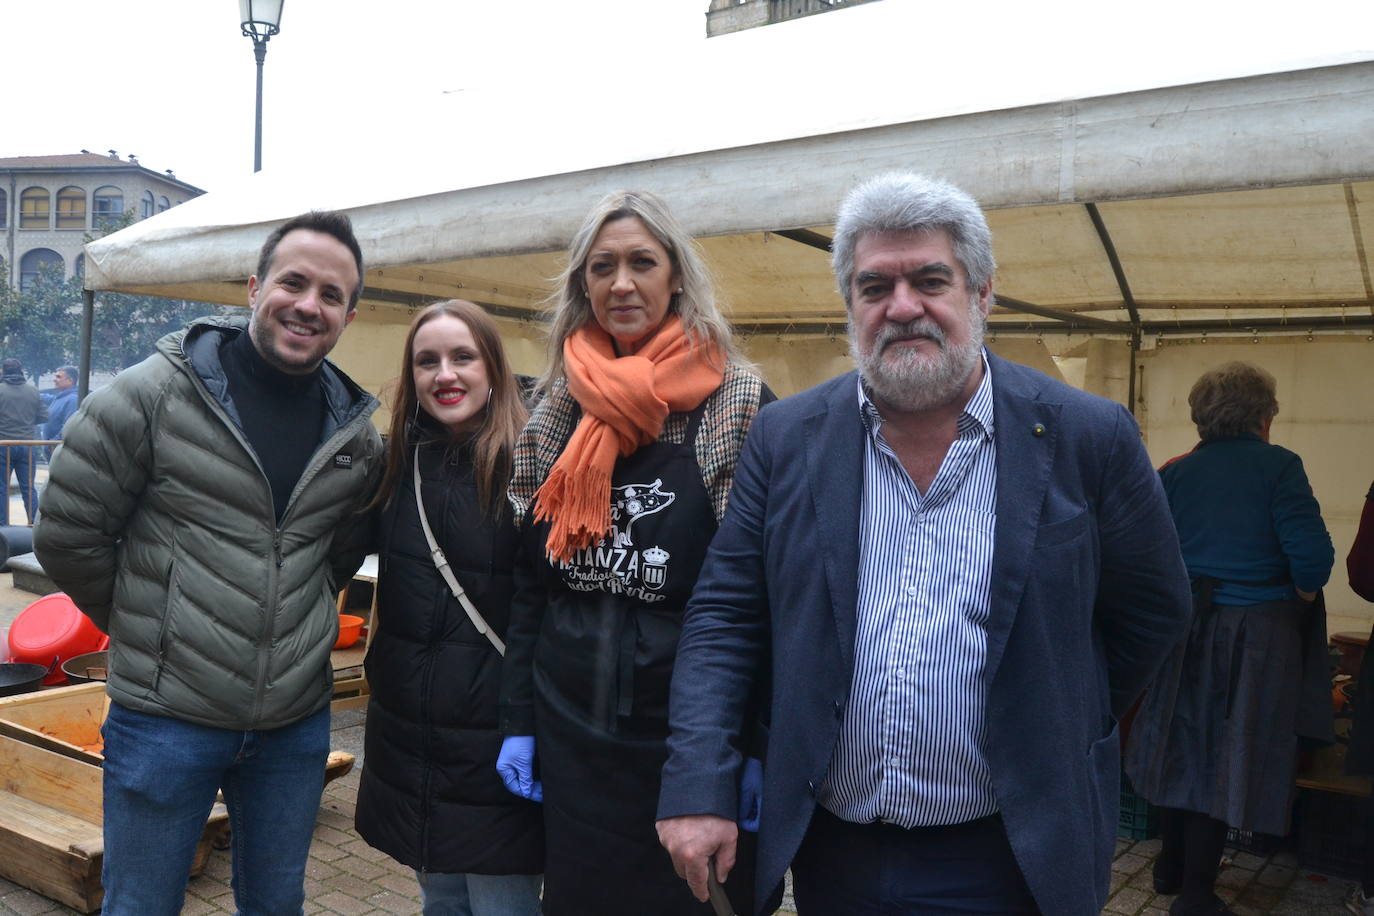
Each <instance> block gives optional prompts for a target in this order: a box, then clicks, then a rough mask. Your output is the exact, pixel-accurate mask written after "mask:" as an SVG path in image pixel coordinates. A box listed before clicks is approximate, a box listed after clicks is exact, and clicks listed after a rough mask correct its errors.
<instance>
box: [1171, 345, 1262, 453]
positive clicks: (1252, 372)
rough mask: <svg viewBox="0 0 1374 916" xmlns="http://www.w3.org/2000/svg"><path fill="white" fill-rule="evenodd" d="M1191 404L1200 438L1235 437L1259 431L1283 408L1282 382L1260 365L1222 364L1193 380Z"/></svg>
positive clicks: (1189, 403)
mask: <svg viewBox="0 0 1374 916" xmlns="http://www.w3.org/2000/svg"><path fill="white" fill-rule="evenodd" d="M1188 407H1189V408H1190V409H1191V412H1192V418H1193V422H1194V423H1195V424H1197V434H1198V438H1200V439H1202V440H1203V441H1204V442H1205V441H1207V440H1209V439H1231V438H1234V437H1236V436H1240V435H1244V434H1245V433H1255V434H1258V433H1259V432H1260V431H1261V430H1262V429H1263V428H1264V424H1265V422H1266V421H1267V420H1272V419H1273V418H1274V417H1275V416H1277V415H1278V412H1279V399H1278V383H1277V382H1276V381H1274V376H1272V375H1270V374H1269V373H1268V372H1266V371H1265V370H1264V369H1261V368H1260V367H1259V366H1255V365H1252V364H1251V363H1242V362H1231V363H1226V364H1225V365H1222V366H1218V367H1217V368H1215V369H1212V370H1211V371H1209V372H1204V373H1203V374H1202V377H1201V378H1199V379H1198V380H1197V381H1196V382H1194V383H1193V390H1192V391H1189V392H1188Z"/></svg>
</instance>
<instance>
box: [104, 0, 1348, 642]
mask: <svg viewBox="0 0 1374 916" xmlns="http://www.w3.org/2000/svg"><path fill="white" fill-rule="evenodd" d="M873 6H875V7H876V6H880V5H879V4H874V5H873ZM1324 63H1326V64H1327V65H1323V66H1316V67H1311V68H1307V69H1301V70H1293V71H1288V72H1277V73H1266V74H1259V75H1247V76H1241V77H1237V78H1234V79H1223V80H1216V81H1210V82H1202V83H1193V84H1187V85H1176V86H1165V87H1161V88H1152V89H1141V90H1137V91H1128V92H1121V93H1116V94H1110V95H1099V96H1095V97H1089V98H1076V99H1069V100H1059V101H1042V102H1033V103H1029V104H1023V105H1019V106H1016V107H1000V108H990V109H988V110H976V111H975V110H964V111H947V112H934V113H930V112H925V113H920V114H917V115H911V111H912V108H911V106H908V107H907V108H902V107H901V106H897V107H895V108H892V109H891V111H890V112H888V113H887V114H883V113H882V112H879V111H877V107H878V106H870V108H868V109H865V110H863V111H860V112H858V113H857V114H856V113H855V112H853V111H851V110H850V109H849V108H847V107H845V106H846V104H847V103H848V101H849V99H848V96H846V95H845V94H844V93H843V92H839V93H837V94H835V95H834V97H833V98H832V99H831V100H830V101H831V103H832V104H831V105H830V106H824V105H818V106H816V107H815V108H814V109H813V110H811V111H810V112H809V113H807V118H809V121H810V126H805V125H804V124H803V121H804V120H806V119H805V118H800V117H798V118H795V119H793V120H792V121H790V122H789V123H788V125H787V126H786V127H779V126H777V125H776V124H769V125H767V126H766V127H765V126H760V125H757V124H755V125H750V124H747V123H745V122H744V121H742V120H740V119H739V118H737V117H736V118H725V119H724V121H723V122H722V123H723V124H727V125H728V126H729V128H730V129H729V130H726V129H724V128H721V129H718V130H716V131H715V132H714V133H710V134H708V135H703V136H701V137H697V138H695V140H694V142H692V143H691V144H684V143H683V142H682V141H678V142H676V143H669V142H667V141H663V142H661V144H660V145H658V146H655V143H654V140H653V138H654V137H667V136H680V135H681V133H678V134H674V133H670V132H657V131H655V130H653V129H648V130H645V131H643V132H642V134H641V135H639V136H638V137H637V138H636V139H635V143H636V144H637V145H631V146H627V147H623V148H622V152H623V150H625V149H628V150H630V152H629V154H628V155H620V156H617V155H613V154H598V155H592V154H589V153H587V152H585V151H580V150H579V149H575V148H573V147H574V146H575V144H572V143H569V144H567V145H568V146H569V149H568V150H562V149H559V148H558V144H557V138H559V137H560V136H562V135H561V134H560V133H559V131H558V130H557V129H554V130H551V131H549V132H548V134H549V136H550V137H552V138H555V139H554V140H553V141H551V142H550V144H549V148H548V149H545V150H543V151H542V158H540V159H538V160H537V161H536V162H535V163H534V164H532V165H531V164H529V163H516V162H513V161H506V159H505V158H503V148H502V147H500V146H499V145H497V144H487V145H485V146H483V145H481V144H476V146H479V147H481V149H482V152H481V153H480V155H479V154H472V155H470V154H469V151H468V150H466V149H461V150H460V149H458V148H456V147H451V146H447V145H445V144H443V143H438V144H430V143H426V144H421V145H417V148H418V146H423V147H426V148H428V150H429V155H428V157H427V158H426V157H425V156H422V155H421V154H420V152H415V155H414V156H412V157H409V158H407V157H406V156H400V157H399V158H395V159H382V160H380V161H381V163H382V164H381V165H380V166H379V168H378V169H377V173H376V175H375V176H374V175H373V174H372V173H370V172H367V171H360V170H359V169H358V168H357V160H351V161H350V165H351V169H350V170H349V171H347V172H346V173H331V171H330V169H328V168H323V167H322V168H321V169H320V170H318V172H312V173H309V174H302V173H292V174H276V175H274V174H272V173H270V172H264V173H261V174H259V175H258V176H256V177H254V178H253V179H252V180H251V181H250V182H248V183H246V184H245V185H244V186H243V187H241V188H235V189H230V190H228V191H225V192H217V193H211V194H208V195H206V196H204V197H201V198H198V199H196V200H193V201H191V202H189V203H187V204H185V205H183V206H181V207H177V208H174V209H172V210H169V211H167V212H165V213H162V214H159V215H158V216H156V217H154V218H152V219H149V220H145V221H143V222H140V223H136V224H134V225H133V226H130V227H129V228H127V229H125V230H123V231H121V232H119V233H116V234H114V235H111V236H109V237H107V238H104V239H101V240H99V241H96V242H92V243H90V244H89V245H88V246H87V248H86V252H87V254H86V265H87V266H86V285H87V288H88V290H90V291H98V290H112V291H120V292H133V293H146V294H153V295H161V296H173V297H180V298H188V299H199V300H205V301H211V302H221V303H227V304H243V303H244V302H245V301H246V294H245V291H244V281H245V280H246V278H247V277H248V276H249V274H250V273H252V272H253V269H254V262H255V259H256V255H257V251H258V248H259V246H260V245H261V243H262V240H263V238H264V237H265V236H266V235H267V234H268V232H269V231H270V228H271V226H272V225H274V224H276V223H278V222H280V221H281V220H283V219H285V218H288V217H290V216H292V215H294V214H296V213H299V212H301V211H303V210H306V209H310V208H335V209H344V210H346V211H347V212H348V213H349V214H350V216H351V217H352V219H353V222H354V226H355V229H356V231H357V233H358V236H359V239H360V241H361V242H362V245H363V248H364V252H365V255H366V259H367V263H368V271H367V275H366V278H365V279H366V290H365V292H364V295H363V301H362V305H361V306H360V316H359V317H360V320H359V321H356V322H355V323H354V325H353V327H352V329H351V330H350V331H349V333H348V334H345V335H344V338H343V341H342V343H341V344H340V347H339V348H338V349H337V350H336V351H335V352H336V359H337V360H338V361H339V362H340V363H341V364H342V365H343V366H344V367H345V368H346V369H347V370H348V371H349V372H350V373H351V374H353V375H354V377H355V378H357V379H358V380H359V381H360V382H361V383H362V384H364V385H365V386H367V387H369V388H371V389H372V390H373V391H379V390H380V389H381V388H382V386H383V385H384V384H385V383H386V382H387V380H388V379H389V377H390V375H391V374H392V373H393V372H394V366H395V364H396V361H397V354H398V353H399V350H400V342H401V340H402V339H403V335H404V330H405V326H406V324H407V323H408V320H409V315H410V314H411V313H412V312H413V310H414V309H415V307H417V306H418V305H421V304H423V303H425V302H428V301H432V300H435V299H439V298H450V297H461V298H467V299H473V300H476V301H478V302H481V303H483V304H484V305H486V306H487V307H488V308H489V309H490V310H491V311H492V312H493V313H494V314H496V315H498V316H499V317H501V318H502V319H503V322H504V323H503V328H504V330H506V331H507V332H508V333H507V342H508V345H509V346H510V349H511V352H512V361H513V363H514V364H515V366H516V368H517V369H518V370H519V371H525V372H537V371H539V369H540V368H541V367H542V356H541V347H540V345H539V343H538V339H539V337H540V334H539V331H538V328H537V326H536V325H537V322H536V320H535V319H536V318H537V316H538V314H539V309H540V304H541V302H542V300H543V298H544V297H545V296H546V295H547V293H548V292H549V284H548V282H547V281H548V278H550V277H552V276H554V275H555V274H556V273H557V271H558V268H559V264H560V257H561V253H562V251H563V250H564V248H565V246H566V244H567V241H568V239H569V238H570V237H571V235H572V233H573V231H574V230H575V228H576V226H577V225H578V223H579V222H580V220H581V219H582V217H583V216H584V214H585V212H586V210H587V209H588V207H589V206H590V205H591V204H592V202H593V201H594V200H595V199H596V198H598V197H599V196H600V195H601V194H602V193H604V192H606V191H609V190H612V189H615V188H623V187H634V188H646V189H649V190H652V191H655V192H657V193H659V194H661V195H662V196H663V197H664V198H665V199H666V200H667V201H668V202H669V204H670V205H671V206H672V208H673V210H674V212H675V213H676V214H677V215H678V217H679V218H680V219H681V221H682V222H683V223H684V224H685V225H686V227H687V229H688V231H690V232H692V233H693V234H694V235H696V236H698V237H699V238H700V239H701V244H702V247H703V248H704V250H705V252H706V254H707V258H708V260H709V262H710V264H711V265H712V267H713V268H714V269H715V271H716V273H717V275H718V277H719V279H720V281H721V286H722V288H723V290H724V293H725V299H726V304H727V311H728V314H729V316H730V317H731V319H732V320H733V321H734V322H735V324H736V327H737V328H738V329H739V331H740V332H741V334H742V335H743V337H744V342H745V345H746V348H747V349H748V351H749V352H750V354H751V355H752V356H753V357H754V358H755V359H756V360H757V361H758V362H759V364H760V366H761V368H762V369H763V372H764V374H765V376H766V377H767V379H768V380H769V382H770V384H772V385H773V387H774V388H775V389H776V390H778V391H779V393H782V394H787V393H791V392H792V391H795V390H798V389H800V388H802V387H805V386H807V385H809V384H812V383H814V382H816V381H819V380H821V379H823V378H826V377H829V376H830V375H833V374H835V373H837V372H839V371H842V370H844V369H845V368H847V367H848V357H847V354H846V350H845V346H844V341H843V338H844V334H843V327H844V308H843V304H842V302H841V300H840V298H839V297H838V295H837V294H836V292H835V290H834V284H833V280H832V278H831V276H830V273H829V264H828V255H827V253H826V251H825V250H824V249H825V246H826V243H827V242H828V239H829V234H830V232H831V225H830V223H831V220H832V219H833V214H834V211H835V208H836V205H837V204H838V202H839V200H840V198H841V197H842V195H843V194H844V192H845V191H846V190H847V189H848V188H849V187H850V186H851V185H852V184H853V183H854V182H855V181H857V180H859V179H861V178H863V177H866V176H870V175H872V174H875V173H878V172H881V171H884V170H888V169H915V170H918V171H922V172H925V173H927V174H932V175H937V176H940V177H943V178H946V179H948V180H950V181H953V182H954V183H955V184H957V185H959V186H961V187H963V188H965V189H966V190H968V191H970V192H971V193H972V194H973V195H974V196H975V197H977V198H978V199H979V201H980V202H981V203H982V204H983V205H984V207H985V208H986V209H988V210H989V221H990V223H991V225H992V229H993V238H994V248H995V252H996V255H997V259H998V262H999V265H1000V266H999V270H998V272H997V276H996V280H995V290H996V292H997V295H998V296H999V300H1000V304H999V306H998V308H997V309H996V310H995V311H994V313H993V315H992V317H991V320H990V340H991V341H992V346H993V347H994V348H995V349H998V350H999V351H1001V352H1003V353H1004V355H1009V356H1010V357H1011V358H1013V359H1017V360H1018V361H1021V362H1027V363H1031V364H1033V365H1036V366H1037V367H1040V368H1045V369H1047V370H1048V371H1050V372H1055V371H1057V370H1063V373H1064V375H1065V376H1066V377H1068V378H1070V380H1071V381H1073V382H1075V383H1076V384H1080V385H1082V386H1083V387H1085V388H1088V389H1089V390H1093V391H1095V392H1097V393H1099V394H1103V395H1106V396H1109V397H1114V398H1116V399H1118V400H1120V401H1122V402H1124V403H1126V404H1128V405H1129V406H1130V407H1131V408H1132V409H1133V411H1135V412H1136V414H1137V417H1138V418H1139V419H1140V421H1141V425H1142V429H1143V430H1144V432H1145V435H1146V441H1147V445H1148V446H1149V447H1150V450H1151V454H1152V456H1154V457H1155V458H1157V459H1158V460H1161V461H1162V460H1164V459H1166V458H1168V457H1170V456H1171V455H1174V454H1178V453H1179V452H1181V451H1183V450H1185V449H1186V448H1188V447H1189V446H1190V445H1191V444H1192V441H1193V439H1194V434H1193V431H1192V429H1191V424H1190V423H1189V422H1188V418H1187V406H1186V393H1187V388H1188V386H1189V385H1190V384H1191V381H1192V379H1193V378H1194V377H1195V376H1196V374H1197V373H1198V372H1199V371H1201V370H1202V369H1204V368H1206V367H1207V366H1208V365H1210V364H1213V363H1215V362H1217V361H1220V360H1221V359H1224V358H1250V359H1261V360H1262V361H1264V362H1265V364H1266V365H1267V366H1269V367H1270V368H1271V370H1272V371H1274V372H1275V374H1276V376H1278V378H1279V384H1280V397H1281V400H1282V403H1283V404H1284V412H1283V413H1281V415H1280V417H1279V421H1278V423H1277V425H1276V427H1275V431H1276V432H1275V434H1276V436H1277V437H1278V438H1277V439H1276V441H1280V442H1283V443H1284V444H1285V445H1288V446H1289V447H1291V448H1293V449H1294V450H1295V451H1298V452H1299V453H1300V454H1302V455H1303V456H1304V458H1306V459H1307V460H1308V466H1309V473H1310V475H1311V477H1312V480H1313V483H1314V487H1315V489H1316V491H1317V494H1318V497H1319V499H1321V500H1322V502H1323V506H1324V509H1325V512H1326V517H1327V522H1328V525H1329V526H1330V527H1331V529H1332V533H1333V537H1334V538H1335V540H1336V543H1337V550H1338V552H1339V553H1341V555H1342V556H1343V551H1344V548H1345V546H1348V544H1349V536H1350V534H1351V533H1353V528H1354V521H1355V519H1356V517H1357V514H1358V510H1359V504H1360V499H1361V497H1362V496H1363V493H1364V489H1365V487H1367V485H1368V481H1369V479H1370V476H1371V474H1374V469H1371V468H1369V467H1367V466H1366V464H1365V461H1366V459H1365V458H1364V457H1363V456H1367V455H1368V454H1370V453H1371V452H1374V423H1371V419H1374V418H1372V417H1371V415H1370V411H1371V408H1370V403H1371V399H1370V397H1369V392H1370V390H1371V388H1374V385H1371V378H1370V369H1369V367H1370V366H1371V365H1374V361H1371V359H1370V356H1371V355H1374V350H1371V349H1370V342H1371V341H1374V330H1372V329H1374V284H1372V283H1371V266H1370V254H1369V250H1368V249H1369V246H1370V245H1371V244H1374V55H1365V56H1364V57H1358V56H1357V57H1356V58H1355V59H1341V60H1335V61H1328V62H1324ZM889 101H890V100H889ZM828 112H843V113H844V116H843V117H839V116H832V115H830V114H828ZM827 118H829V120H827ZM726 133H729V134H730V136H724V134H726ZM1209 340H1210V341H1211V345H1210V346H1206V347H1202V345H1203V344H1207V342H1208V341H1209ZM1042 341H1043V342H1044V345H1041V344H1042ZM1308 342H1315V343H1317V344H1321V345H1322V346H1319V347H1316V348H1313V347H1311V346H1307V344H1308ZM1257 344H1266V345H1268V346H1265V347H1262V348H1260V349H1255V346H1256V345H1257ZM1051 349H1052V352H1051ZM1317 351H1320V353H1318V352H1317ZM1051 356H1054V357H1055V359H1051ZM1339 579H1340V576H1339V575H1337V576H1336V577H1335V579H1333V582H1335V581H1337V580H1339ZM1331 597H1332V611H1333V614H1334V620H1335V621H1336V623H1335V624H1334V625H1333V630H1334V629H1339V628H1340V626H1341V625H1346V626H1354V627H1357V628H1365V627H1367V622H1366V620H1367V617H1368V616H1369V613H1368V609H1367V608H1366V607H1365V606H1363V605H1362V604H1360V603H1359V602H1358V600H1357V599H1355V598H1354V596H1353V595H1351V594H1350V593H1349V592H1348V591H1347V590H1344V587H1343V585H1341V586H1337V585H1333V591H1332V593H1331Z"/></svg>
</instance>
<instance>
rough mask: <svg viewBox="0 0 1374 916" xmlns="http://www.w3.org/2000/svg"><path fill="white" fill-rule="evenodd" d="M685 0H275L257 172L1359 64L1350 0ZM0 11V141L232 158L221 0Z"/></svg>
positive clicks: (230, 18) (634, 154) (246, 102)
mask: <svg viewBox="0 0 1374 916" xmlns="http://www.w3.org/2000/svg"><path fill="white" fill-rule="evenodd" d="M707 6H708V0H581V2H577V0H448V2H443V0H385V2H378V3H368V2H364V0H285V12H284V15H283V19H282V31H281V34H280V35H278V36H277V37H275V38H273V39H272V40H271V42H270V43H269V45H268V54H267V64H266V73H265V90H264V96H265V102H266V104H265V114H264V140H263V161H264V169H265V170H268V171H279V170H280V171H281V172H282V173H292V172H299V171H301V170H315V169H320V168H329V169H331V170H338V171H339V172H340V173H341V174H346V173H347V172H348V171H349V170H352V169H364V170H369V169H386V168H407V167H411V166H410V163H409V160H408V159H407V155H406V154H407V151H424V153H425V155H424V156H423V157H422V158H421V159H420V160H417V161H423V160H429V161H435V160H436V159H442V158H444V157H446V156H448V155H450V154H451V155H452V156H453V157H454V159H455V161H458V160H462V159H463V158H464V157H465V156H470V155H471V153H472V151H473V150H478V151H481V152H482V153H483V154H484V157H485V158H486V159H487V160H488V161H495V162H499V163H502V164H504V165H505V166H506V167H508V168H513V169H516V170H518V169H519V167H520V165H519V164H520V163H521V162H525V161H529V162H531V163H532V164H537V167H547V163H548V162H549V161H550V158H551V156H557V155H562V154H564V153H567V154H569V155H571V156H572V161H573V162H574V164H575V165H578V166H585V165H586V164H592V163H602V162H614V161H627V160H628V159H634V158H638V157H639V156H641V155H645V154H649V153H657V152H659V151H669V152H671V151H680V150H684V149H687V148H694V147H697V146H699V145H701V144H703V143H705V142H707V141H708V140H712V139H713V138H714V137H716V136H720V135H726V136H728V135H730V133H729V131H730V130H734V129H739V130H742V131H744V132H745V135H746V136H750V137H752V138H755V139H764V138H767V137H768V135H769V134H770V132H776V133H779V134H789V133H795V132H796V131H798V130H801V129H804V127H805V124H806V121H807V119H808V118H814V117H815V113H816V112H818V111H822V110H824V111H827V112H834V111H842V112H843V111H853V112H854V113H855V117H856V121H857V122H858V123H875V122H876V121H881V120H883V119H884V118H885V117H896V116H898V115H900V116H902V117H909V116H925V115H930V114H939V113H954V112H957V111H965V110H975V109H979V108H985V107H1003V106H1005V105H1012V104H1025V103H1027V102H1032V101H1043V100H1048V99H1057V98H1074V97H1080V96H1083V95H1089V94H1098V93H1102V92H1115V91H1123V90H1128V89H1133V88H1145V87H1148V86H1153V85H1163V84H1176V83H1181V82H1192V81H1196V80H1199V79H1210V78H1218V77H1223V76H1228V75H1244V74H1249V73H1256V72H1269V71H1273V70H1284V69H1293V68H1296V67H1301V66H1307V65H1311V64H1312V63H1314V62H1326V61H1336V60H1353V59H1363V58H1374V2H1370V0H1306V2H1304V3H1302V4H1300V5H1288V6H1285V7H1278V6H1277V5H1270V4H1263V3H1260V4H1256V3H1254V2H1253V0H1246V2H1239V0H1152V2H1123V0H1117V2H1102V0H1048V2H1040V3H1031V2H1025V0H1017V2H1000V0H995V2H982V3H978V2H964V3H951V2H949V0H944V2H943V3H939V2H934V0H879V2H876V3H869V4H864V5H861V6H857V7H854V8H851V9H845V10H840V11H836V12H833V13H827V14H825V15H823V16H813V17H809V18H807V19H803V20H798V21H795V22H790V23H783V24H780V25H776V26H769V27H766V28H761V29H754V30H751V31H749V32H744V33H738V34H735V35H731V36H726V37H722V38H716V39H711V40H710V41H709V42H708V41H707V40H706V38H705V12H706V8H707ZM4 7H5V8H4V12H3V18H2V19H0V22H3V27H4V32H5V36H6V43H5V44H6V48H5V57H4V70H5V73H6V75H7V77H8V78H7V79H6V86H7V88H8V89H9V92H8V93H7V95H8V97H9V99H10V103H11V104H10V110H9V114H8V116H7V117H6V118H5V119H4V120H3V122H0V123H3V125H4V126H3V127H0V156H21V155H51V154H58V153H75V152H78V151H79V150H81V149H83V148H85V149H88V150H91V151H92V152H99V153H104V152H106V151H107V150H108V149H111V148H113V149H116V150H118V151H119V154H120V156H121V157H126V156H127V155H128V154H130V153H134V154H137V155H138V157H139V160H140V162H142V164H143V165H145V166H147V167H148V168H151V169H154V170H156V171H161V170H163V169H168V168H170V169H174V170H175V172H176V174H177V176H178V177H179V178H181V179H183V180H185V181H187V182H190V183H191V184H194V185H197V186H198V187H201V188H204V189H206V190H210V191H216V190H222V189H229V188H231V187H233V186H234V185H235V184H236V183H237V182H239V181H241V180H242V179H243V178H245V177H246V176H247V175H248V174H249V173H251V171H252V159H253V92H254V76H255V69H254V62H253V53H252V42H251V41H250V40H249V39H248V38H245V37H243V36H242V35H240V34H239V27H238V3H237V2H236V0H122V2H121V0H46V2H41V3H34V2H18V0H10V2H7V3H5V4H4ZM374 8H375V9H376V10H377V11H378V12H372V11H371V10H373V9H374ZM832 123H833V122H832ZM646 151H647V152H646ZM536 153H538V154H539V155H534V154H536ZM531 167H536V165H532V166H531Z"/></svg>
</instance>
